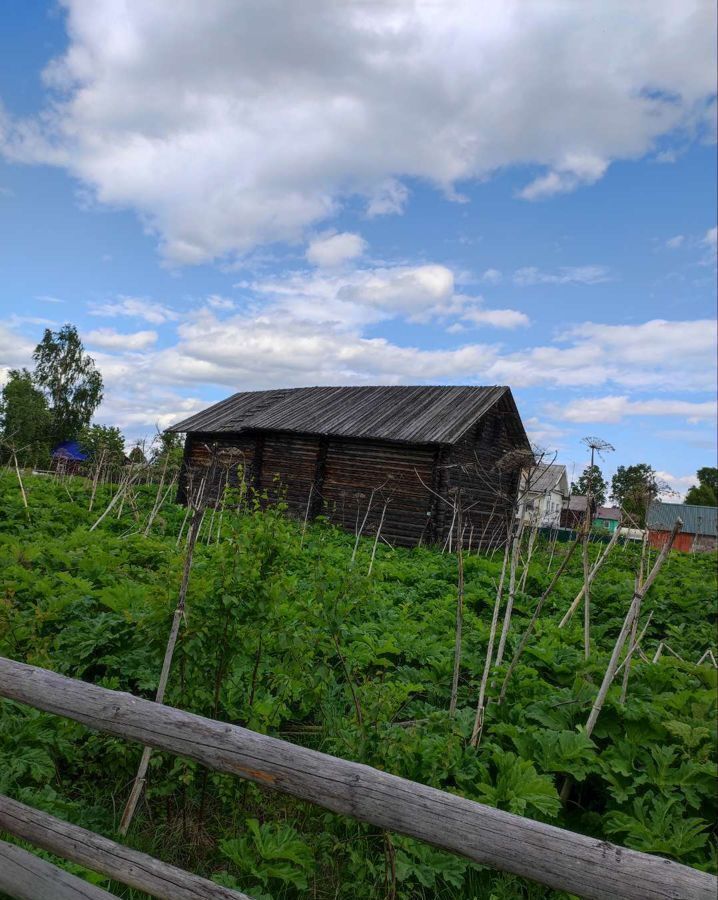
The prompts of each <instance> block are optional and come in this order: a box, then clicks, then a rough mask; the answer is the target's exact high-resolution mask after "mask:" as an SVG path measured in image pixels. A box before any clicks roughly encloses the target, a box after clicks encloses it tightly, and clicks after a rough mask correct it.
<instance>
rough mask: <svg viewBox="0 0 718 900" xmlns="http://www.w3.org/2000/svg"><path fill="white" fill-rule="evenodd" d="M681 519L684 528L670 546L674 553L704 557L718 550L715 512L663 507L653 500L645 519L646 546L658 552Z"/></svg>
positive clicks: (683, 505)
mask: <svg viewBox="0 0 718 900" xmlns="http://www.w3.org/2000/svg"><path fill="white" fill-rule="evenodd" d="M678 518H680V519H681V521H682V522H683V527H682V528H681V530H680V531H679V532H678V534H677V535H676V539H675V541H674V542H673V549H674V550H681V551H683V552H684V553H706V552H710V551H712V550H715V549H716V547H718V508H717V507H715V506H692V505H690V504H688V503H662V502H661V501H660V500H653V501H652V502H651V505H650V506H649V507H648V513H647V515H646V528H647V529H648V542H649V543H650V545H651V547H655V548H656V549H659V548H661V547H662V546H663V545H664V544H665V542H666V541H667V540H668V536H669V534H670V533H671V531H672V530H673V526H674V525H675V524H676V519H678Z"/></svg>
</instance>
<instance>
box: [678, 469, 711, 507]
mask: <svg viewBox="0 0 718 900" xmlns="http://www.w3.org/2000/svg"><path fill="white" fill-rule="evenodd" d="M696 476H697V477H698V484H697V485H694V486H693V487H692V488H691V489H690V490H689V491H688V493H687V494H686V503H692V504H693V505H694V506H718V469H717V468H715V466H703V468H701V469H698V471H697V472H696Z"/></svg>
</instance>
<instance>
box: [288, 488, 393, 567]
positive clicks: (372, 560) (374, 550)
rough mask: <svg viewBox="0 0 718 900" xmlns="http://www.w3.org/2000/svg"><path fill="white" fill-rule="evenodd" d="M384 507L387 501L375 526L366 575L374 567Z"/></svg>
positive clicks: (385, 505)
mask: <svg viewBox="0 0 718 900" xmlns="http://www.w3.org/2000/svg"><path fill="white" fill-rule="evenodd" d="M386 507H387V503H385V504H384V507H383V509H382V511H381V518H380V519H379V525H378V526H377V529H376V534H375V535H374V546H373V547H372V548H371V559H370V560H369V570H368V572H367V575H371V570H372V569H373V568H374V557H375V556H376V545H377V544H378V543H379V535H380V534H381V526H382V525H383V524H384V516H385V515H386ZM302 537H303V536H302Z"/></svg>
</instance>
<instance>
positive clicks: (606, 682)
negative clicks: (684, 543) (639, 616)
mask: <svg viewBox="0 0 718 900" xmlns="http://www.w3.org/2000/svg"><path fill="white" fill-rule="evenodd" d="M682 527H683V522H682V520H681V519H676V524H675V525H674V526H673V531H672V532H671V533H670V536H669V537H668V540H667V541H666V542H665V544H664V545H663V549H662V550H661V552H660V554H659V555H658V559H657V560H656V561H655V563H654V564H653V568H652V569H651V571H650V573H649V574H648V577H647V578H646V580H645V582H644V583H643V585H642V586H641V587H640V588H637V589H636V591H635V592H634V594H633V599H632V600H631V603H630V606H629V607H628V612H627V613H626V617H625V619H624V620H623V625H622V626H621V631H620V633H619V635H618V638H617V639H616V644H615V646H614V648H613V652H612V653H611V658H610V660H609V662H608V666H607V668H606V672H605V674H604V676H603V681H602V682H601V687H600V688H599V689H598V694H597V695H596V699H595V701H594V704H593V707H592V708H591V713H590V715H589V717H588V721H587V722H586V728H585V732H586V737H591V734H592V733H593V729H594V728H595V726H596V722H597V721H598V717H599V715H600V714H601V710H602V709H603V704H604V703H605V702H606V697H607V696H608V689H609V688H610V687H611V683H612V682H613V679H614V677H615V675H616V669H617V668H618V660H619V657H620V655H621V651H622V650H623V647H624V645H625V643H626V638H627V637H628V632H629V630H630V628H631V624H632V622H633V617H634V616H635V615H636V611H637V610H638V609H639V608H640V605H641V601H642V600H643V598H644V597H645V596H646V594H647V593H648V591H649V589H650V587H651V585H652V584H653V582H654V581H655V580H656V577H657V576H658V573H659V572H660V571H661V567H662V566H663V563H664V562H665V560H666V557H667V556H668V553H669V552H670V549H671V547H672V546H673V541H674V540H675V539H676V535H677V534H678V532H679V531H680V530H681V528H682ZM570 792H571V779H570V777H568V778H566V780H565V781H564V783H563V788H562V789H561V800H563V801H564V802H566V800H568V795H569V793H570Z"/></svg>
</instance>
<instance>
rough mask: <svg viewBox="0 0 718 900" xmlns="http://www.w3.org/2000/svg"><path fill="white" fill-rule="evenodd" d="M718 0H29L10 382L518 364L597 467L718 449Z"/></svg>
mask: <svg viewBox="0 0 718 900" xmlns="http://www.w3.org/2000/svg"><path fill="white" fill-rule="evenodd" d="M715 16H716V12H715V4H714V3H713V0H707V2H703V0H683V2H681V3H676V2H675V0H651V2H648V0H632V2H630V3H626V2H625V0H600V2H599V0H592V2H585V3H574V2H558V0H556V2H554V0H521V2H519V0H501V2H498V0H495V2H494V0H488V2H486V3H482V4H480V5H479V4H475V3H473V2H462V0H451V2H449V0H446V2H443V0H433V2H415V3H410V2H405V0H396V2H393V0H386V2H382V3H370V2H349V0H348V2H345V3H336V2H333V0H312V2H310V3H306V4H297V3H293V2H291V0H246V2H243V3H236V2H235V0H179V2H178V0H153V2H152V3H147V2H145V0H64V2H60V3H56V2H40V0H6V2H5V3H4V4H3V28H2V30H0V272H1V273H2V277H0V382H1V381H2V380H3V379H5V378H6V377H7V372H8V371H9V370H10V369H11V368H17V367H20V366H30V365H31V355H32V350H33V347H34V346H35V344H36V343H37V342H38V341H39V339H40V338H41V337H42V333H43V330H44V329H45V328H51V329H57V328H58V327H60V326H61V325H62V324H63V323H66V322H71V323H73V324H75V325H77V327H78V329H79V331H80V334H81V337H82V339H83V341H84V343H85V346H86V347H87V349H88V351H89V352H90V353H91V354H92V356H93V357H94V359H95V360H96V362H97V365H98V367H99V368H100V370H101V372H102V375H103V377H104V381H105V396H104V400H103V403H102V405H101V407H100V408H99V410H98V411H97V415H96V420H97V421H98V422H101V423H103V424H111V425H117V426H119V427H120V428H121V429H122V430H123V433H124V434H125V435H126V437H127V439H128V441H133V440H135V439H137V438H140V437H144V436H151V435H152V434H153V432H155V431H156V429H157V428H158V427H159V428H162V427H166V426H168V425H169V424H171V423H172V422H173V421H177V420H178V419H181V418H184V417H186V416H187V415H189V414H191V413H193V412H195V411H197V410H200V409H202V408H204V407H205V406H207V405H208V404H210V403H211V402H214V401H216V400H219V399H221V398H223V397H225V396H227V395H228V394H230V393H232V392H234V391H240V390H252V389H259V388H268V387H284V386H301V385H317V384H322V385H326V384H414V383H417V384H422V383H425V384H506V385H509V386H510V387H511V389H512V391H513V393H514V396H515V398H516V401H517V404H518V407H519V410H520V412H521V415H522V418H523V421H524V424H525V426H526V428H527V431H528V433H529V435H530V437H531V438H532V440H533V441H534V442H535V443H536V445H537V446H538V447H540V448H541V449H543V450H546V451H548V452H550V453H551V454H553V453H556V454H557V459H558V461H559V462H563V463H565V464H566V465H567V467H568V471H569V477H570V476H571V475H572V474H573V473H576V475H577V474H579V473H580V471H581V469H582V468H583V466H584V465H585V464H586V458H587V451H586V448H585V446H584V444H583V443H582V438H584V437H586V436H598V437H600V438H601V439H603V440H605V441H608V442H609V443H610V444H612V445H613V447H614V448H615V450H614V451H613V452H610V453H608V454H607V455H606V456H605V459H604V460H603V461H602V463H601V464H602V466H603V468H604V471H605V472H606V473H607V474H610V473H611V472H612V471H613V470H614V469H615V467H616V466H618V465H630V464H632V463H636V462H648V463H650V464H651V465H652V466H653V467H654V468H655V469H656V470H657V471H658V472H659V473H660V475H661V477H662V478H663V479H664V480H665V481H666V482H667V483H668V484H670V485H671V487H672V488H673V489H674V490H675V491H676V492H677V494H678V495H681V494H683V493H684V492H685V490H686V489H687V488H688V487H689V486H690V484H692V483H693V482H694V481H695V472H696V470H697V469H698V468H699V467H701V466H705V465H715V464H716V447H715V435H716V321H715V320H716V189H717V188H716V76H715V72H716V46H715V34H716V22H715Z"/></svg>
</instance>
